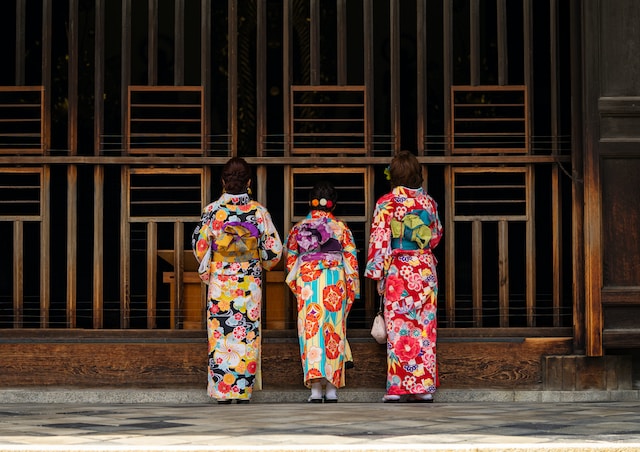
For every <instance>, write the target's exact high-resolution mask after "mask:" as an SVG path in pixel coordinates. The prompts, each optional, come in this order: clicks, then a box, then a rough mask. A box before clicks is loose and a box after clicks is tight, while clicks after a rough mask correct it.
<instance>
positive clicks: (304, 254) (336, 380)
mask: <svg viewBox="0 0 640 452" xmlns="http://www.w3.org/2000/svg"><path fill="white" fill-rule="evenodd" d="M286 259H287V260H286V266H287V271H288V275H287V278H286V282H287V284H288V285H289V287H290V288H291V290H292V291H293V293H294V294H295V295H296V298H297V301H298V303H297V305H298V338H299V341H300V356H301V358H302V368H303V375H304V383H305V385H306V386H307V387H310V386H311V380H314V379H317V378H325V379H326V380H327V381H329V382H330V383H332V384H333V385H334V386H336V387H337V388H340V387H343V386H344V385H345V372H344V366H345V362H346V361H347V360H349V359H350V353H351V352H350V350H349V345H348V343H347V341H346V330H347V314H348V313H349V311H350V310H351V306H352V304H353V301H354V300H355V299H356V298H360V279H359V277H358V260H357V251H356V246H355V243H354V241H353V235H352V234H351V230H350V229H349V228H348V227H347V225H346V224H345V223H343V222H342V221H340V220H338V219H336V218H335V217H334V216H333V215H332V214H331V213H330V212H325V211H321V210H312V211H311V212H310V213H309V215H308V216H307V217H306V218H305V219H304V220H302V221H300V222H299V223H297V224H296V225H295V226H294V227H293V228H292V229H291V231H290V232H289V237H288V239H287V252H286Z"/></svg>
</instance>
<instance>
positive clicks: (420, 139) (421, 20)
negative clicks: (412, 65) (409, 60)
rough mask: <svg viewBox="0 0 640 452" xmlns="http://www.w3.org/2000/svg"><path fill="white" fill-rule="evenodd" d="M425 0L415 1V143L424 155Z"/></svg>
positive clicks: (425, 120) (425, 90) (425, 103)
mask: <svg viewBox="0 0 640 452" xmlns="http://www.w3.org/2000/svg"><path fill="white" fill-rule="evenodd" d="M426 1H427V0H417V1H416V97H417V99H416V116H417V118H416V120H417V127H416V135H417V137H416V143H417V146H418V155H425V153H426V152H425V148H426V146H425V139H426V136H427V132H426V127H427V108H426V106H427V94H426V93H427V4H426Z"/></svg>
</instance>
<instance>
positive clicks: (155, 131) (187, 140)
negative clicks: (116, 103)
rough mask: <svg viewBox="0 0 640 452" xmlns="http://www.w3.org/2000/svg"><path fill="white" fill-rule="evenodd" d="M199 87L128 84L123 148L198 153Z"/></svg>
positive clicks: (147, 152) (137, 151)
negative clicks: (127, 105)
mask: <svg viewBox="0 0 640 452" xmlns="http://www.w3.org/2000/svg"><path fill="white" fill-rule="evenodd" d="M203 117H204V106H203V100H202V87H200V86H130V87H129V109H128V118H127V129H126V136H125V147H126V151H127V153H128V154H137V155H140V154H142V155H202V154H203V153H204V142H205V140H204V137H205V132H204V122H203Z"/></svg>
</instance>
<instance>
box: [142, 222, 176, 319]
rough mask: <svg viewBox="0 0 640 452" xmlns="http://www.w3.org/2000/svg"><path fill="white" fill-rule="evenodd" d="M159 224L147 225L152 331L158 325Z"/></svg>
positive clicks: (148, 300)
mask: <svg viewBox="0 0 640 452" xmlns="http://www.w3.org/2000/svg"><path fill="white" fill-rule="evenodd" d="M157 273H158V223H156V222H155V221H150V222H148V223H147V328H148V329H150V330H152V329H154V328H156V327H157V323H156V298H157V295H158V291H157V289H156V287H157V283H158V281H157V277H156V275H157ZM174 274H175V270H174Z"/></svg>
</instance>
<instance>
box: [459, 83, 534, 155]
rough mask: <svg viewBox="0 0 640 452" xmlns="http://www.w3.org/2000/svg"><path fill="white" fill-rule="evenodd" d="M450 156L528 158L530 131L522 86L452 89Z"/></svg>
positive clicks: (524, 91) (525, 94)
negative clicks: (521, 155)
mask: <svg viewBox="0 0 640 452" xmlns="http://www.w3.org/2000/svg"><path fill="white" fill-rule="evenodd" d="M451 102H452V108H451V116H452V117H451V128H452V131H451V152H452V153H453V154H483V155H487V154H493V155H495V154H498V155H499V154H528V153H529V152H530V133H529V130H530V127H529V117H528V105H527V102H528V99H527V91H526V89H525V87H524V86H452V87H451Z"/></svg>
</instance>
